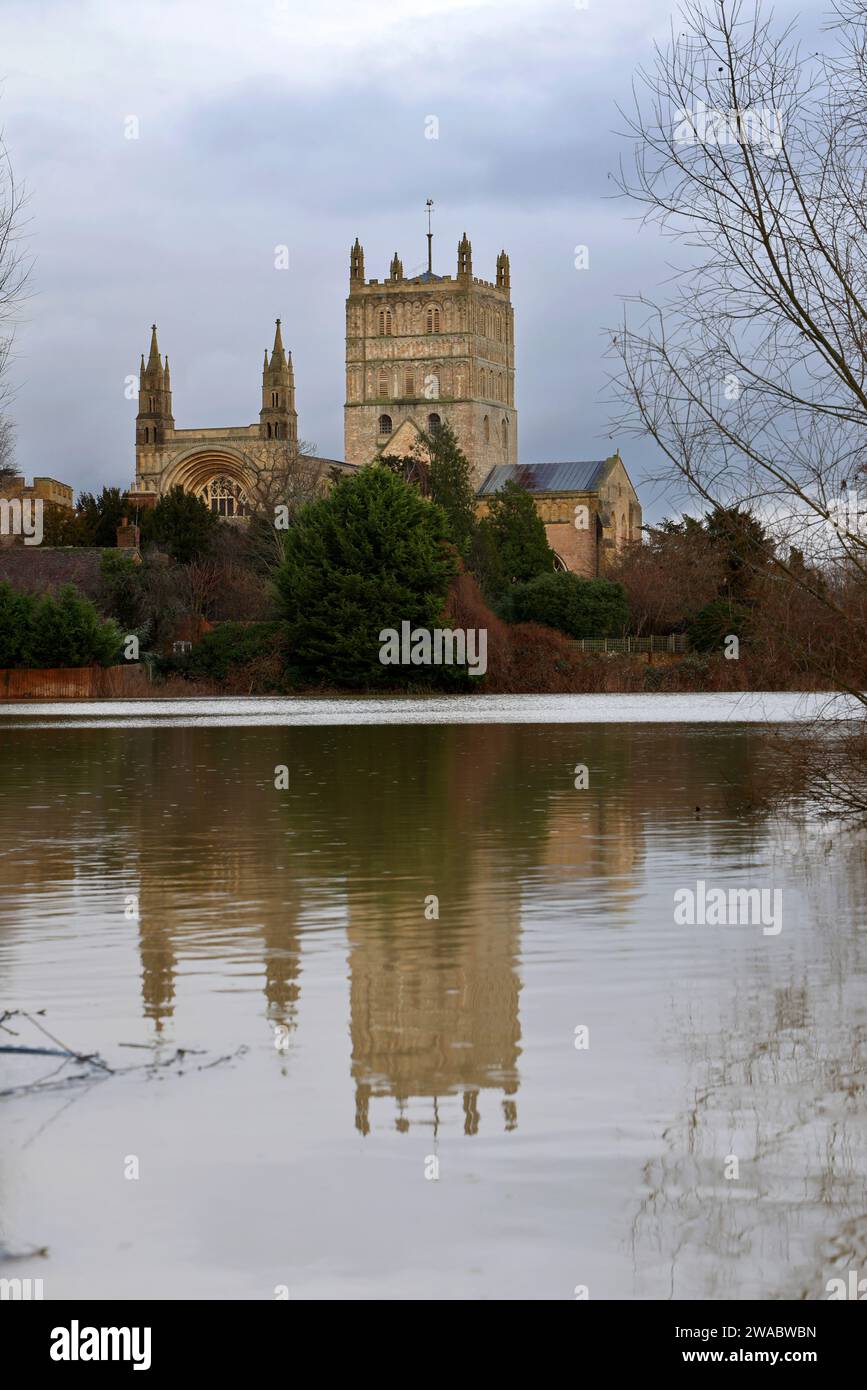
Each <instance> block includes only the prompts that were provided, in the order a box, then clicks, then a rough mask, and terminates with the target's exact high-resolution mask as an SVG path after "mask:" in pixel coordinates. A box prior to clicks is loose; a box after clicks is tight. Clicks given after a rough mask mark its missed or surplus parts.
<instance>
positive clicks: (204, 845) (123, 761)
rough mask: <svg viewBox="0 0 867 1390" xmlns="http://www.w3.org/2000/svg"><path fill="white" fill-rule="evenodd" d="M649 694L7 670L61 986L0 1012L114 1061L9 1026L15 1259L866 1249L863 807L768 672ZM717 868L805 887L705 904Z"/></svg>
mask: <svg viewBox="0 0 867 1390" xmlns="http://www.w3.org/2000/svg"><path fill="white" fill-rule="evenodd" d="M568 698H569V697H567V699H568ZM618 698H619V697H592V698H591V699H589V700H586V701H583V702H582V701H571V703H562V702H561V703H560V704H559V705H558V706H556V708H557V709H559V711H560V713H559V715H558V714H557V713H552V706H551V702H550V701H538V702H534V701H532V700H529V699H523V700H522V701H520V702H519V705H518V706H517V707H516V705H515V703H514V699H513V700H511V701H509V700H506V701H503V700H499V701H495V702H494V707H493V709H492V710H491V711H490V712H488V714H487V718H488V720H489V721H490V722H484V718H483V716H482V714H480V712H479V709H480V707H479V705H478V703H477V701H474V700H473V699H472V698H471V699H470V700H466V701H459V702H451V703H450V702H447V701H446V702H443V701H431V702H429V703H428V704H426V703H425V702H404V704H403V705H402V706H400V705H399V706H398V710H400V709H401V708H402V709H403V711H404V714H403V716H401V715H399V714H398V715H396V716H395V718H393V719H391V720H389V721H388V722H386V721H385V720H384V719H380V718H379V712H381V711H380V708H379V707H380V706H382V705H383V704H385V705H388V704H389V703H390V702H381V701H380V702H363V701H362V702H339V703H338V702H328V701H318V702H316V701H308V702H294V703H293V702H287V701H275V702H268V703H267V705H265V704H263V702H245V701H240V702H236V703H235V704H229V703H226V702H214V701H206V702H200V703H199V702H197V703H196V705H190V704H189V702H187V703H186V705H180V704H173V705H171V706H161V707H159V708H158V709H151V708H150V707H149V706H144V705H142V704H136V705H135V706H133V707H131V708H130V710H126V709H123V710H119V708H118V706H117V705H116V704H108V705H105V706H103V707H96V706H93V705H89V706H86V707H82V708H76V707H72V706H64V707H61V712H58V711H57V710H56V709H55V710H52V709H47V708H46V707H45V706H40V707H38V708H36V707H34V706H29V707H22V708H15V709H10V707H8V706H7V707H5V708H4V710H3V712H2V714H0V1013H2V1010H3V1009H7V1010H21V1011H23V1012H24V1013H27V1014H29V1015H30V1018H25V1017H23V1016H22V1014H17V1015H15V1016H13V1017H11V1018H8V1019H7V1020H6V1022H5V1025H4V1026H5V1028H6V1029H7V1030H10V1029H12V1030H14V1034H13V1033H9V1032H5V1033H0V1044H4V1045H15V1046H21V1045H25V1044H27V1045H31V1046H45V1047H48V1048H51V1047H55V1046H56V1043H55V1042H53V1041H52V1040H51V1038H48V1037H46V1036H45V1035H44V1034H43V1033H41V1032H39V1031H38V1029H37V1026H36V1025H37V1024H39V1025H41V1026H42V1027H43V1028H45V1029H47V1030H48V1031H49V1032H50V1034H51V1035H52V1037H53V1038H54V1039H60V1040H61V1041H62V1043H64V1044H66V1045H67V1046H69V1047H70V1048H72V1049H74V1050H75V1051H76V1052H79V1053H81V1054H91V1053H94V1052H98V1053H99V1054H100V1056H101V1058H102V1059H103V1060H104V1062H105V1063H106V1064H107V1065H108V1067H110V1068H111V1071H106V1070H104V1069H100V1068H98V1067H97V1066H96V1065H95V1064H93V1063H88V1062H69V1061H67V1060H64V1058H62V1057H61V1058H57V1057H54V1056H48V1055H23V1054H20V1053H10V1052H6V1053H0V1092H2V1093H3V1094H2V1095H0V1253H2V1251H3V1250H4V1249H5V1251H6V1252H7V1253H9V1252H12V1253H16V1254H18V1255H19V1256H23V1257H22V1258H16V1259H14V1260H2V1261H0V1275H5V1276H7V1277H11V1276H13V1275H14V1276H15V1277H21V1278H27V1277H30V1278H41V1279H42V1280H43V1288H44V1297H45V1298H46V1299H51V1298H65V1297H84V1298H91V1297H92V1298H106V1297H119V1298H181V1299H183V1298H206V1299H208V1298H249V1299H274V1298H275V1297H278V1298H279V1297H284V1296H288V1297H289V1298H290V1299H299V1298H311V1297H312V1298H324V1299H332V1298H337V1299H339V1298H353V1299H354V1298H365V1299H366V1298H386V1299H391V1298H400V1299H404V1298H421V1299H442V1298H447V1299H452V1298H455V1299H464V1298H469V1299H499V1298H507V1299H511V1298H534V1299H535V1298H544V1299H549V1298H551V1299H573V1298H575V1297H576V1292H575V1291H576V1289H578V1290H579V1291H580V1290H583V1289H585V1288H586V1290H587V1291H588V1293H589V1297H590V1298H591V1299H593V1298H619V1299H646V1298H655V1299H666V1298H671V1297H675V1298H688V1299H705V1298H709V1299H717V1298H747V1297H758V1298H764V1299H778V1298H808V1299H817V1298H825V1297H827V1293H826V1282H827V1280H829V1279H830V1278H832V1277H838V1276H839V1275H841V1274H842V1276H843V1277H844V1278H845V1276H846V1272H847V1271H848V1270H850V1269H857V1270H860V1273H861V1276H862V1277H863V1275H864V1274H865V1273H867V1217H865V1208H864V1175H865V1172H867V1099H865V1089H864V1061H865V1052H867V932H865V921H867V863H865V838H864V836H863V835H862V834H861V833H859V832H852V831H844V830H843V829H841V828H840V827H839V826H831V825H829V824H827V823H823V822H820V821H818V820H814V819H812V818H811V817H810V816H809V815H807V814H806V813H804V812H801V813H799V814H798V815H794V814H793V813H792V812H791V810H790V811H789V813H788V814H784V812H783V810H782V804H783V803H782V800H781V797H782V793H783V791H784V786H783V782H784V780H785V778H784V774H783V766H784V759H783V758H782V757H781V754H780V748H779V741H778V740H777V738H776V736H775V732H774V730H773V729H772V728H766V727H763V726H762V725H760V724H757V723H755V722H753V721H754V720H755V719H757V718H760V717H762V716H760V715H758V714H756V713H755V707H754V706H751V705H750V704H749V701H747V702H746V703H745V702H744V700H743V697H739V698H740V699H741V704H740V705H739V706H738V705H737V704H736V703H735V700H734V697H713V698H716V699H717V701H718V703H717V704H716V705H714V704H713V703H712V702H711V703H707V700H706V701H705V702H704V703H702V704H701V707H700V710H699V712H698V713H696V707H693V708H692V715H690V714H688V713H687V712H686V708H687V707H688V702H687V701H685V700H683V699H678V697H672V701H674V702H676V703H674V702H672V703H669V704H668V705H667V706H666V705H664V704H660V703H659V702H660V699H663V700H664V698H665V697H658V696H648V697H644V698H643V699H642V698H640V697H634V696H631V697H623V699H624V700H628V711H629V712H628V714H627V715H626V716H625V717H626V718H627V719H628V720H630V721H633V720H640V721H641V722H623V718H624V716H623V713H622V711H623V708H624V706H623V705H622V704H621V716H620V719H619V720H618V717H617V716H616V715H615V714H612V712H611V711H612V710H613V709H614V706H613V705H612V704H611V701H616V700H618ZM751 698H752V697H751ZM765 698H766V700H768V701H772V702H773V701H776V702H778V703H777V704H776V705H775V706H774V711H773V712H772V713H771V714H770V715H769V714H768V713H767V707H766V713H765V716H764V717H771V718H773V717H776V718H778V719H781V718H782V719H797V718H799V717H801V716H800V715H799V714H798V713H797V711H796V709H795V707H794V702H796V701H797V700H798V699H801V698H803V697H778V696H770V697H765ZM786 700H788V701H789V703H788V704H786ZM779 702H782V703H779ZM391 703H393V702H391ZM272 706H273V707H272ZM468 706H474V709H475V713H474V714H473V715H472V722H462V720H463V719H464V714H463V713H462V711H464V710H465V709H466V708H467V707H468ZM516 708H519V709H520V711H521V715H520V717H518V715H517V714H515V709H516ZM449 710H451V712H452V713H451V716H450V714H449ZM603 711H607V713H606V712H603ZM666 711H667V719H666V718H664V717H662V715H663V713H664V712H666ZM714 711H715V713H716V718H714ZM425 716H427V717H426V718H425ZM570 716H571V718H570ZM353 718H354V722H350V720H351V719H353ZM397 718H402V719H403V722H399V723H398V722H396V720H397ZM582 767H584V768H586V774H584V773H582V772H581V770H580V769H581V768H582ZM584 781H586V782H587V785H586V786H584V785H583V782H584ZM576 782H577V783H578V784H579V785H578V786H576ZM699 883H703V884H704V885H705V890H702V891H705V892H706V893H709V892H711V890H712V889H717V888H721V889H723V890H725V891H726V892H727V891H728V890H729V889H731V888H744V889H757V890H760V892H762V891H763V892H765V894H766V900H767V903H768V904H770V903H771V902H774V903H778V904H779V912H778V914H777V915H775V916H774V915H768V916H766V917H761V918H760V919H756V920H752V921H746V922H743V923H741V924H734V925H729V924H727V925H701V924H699V923H697V924H696V925H688V924H686V925H685V924H683V922H682V920H681V921H677V920H676V914H675V909H674V901H675V899H674V895H675V894H676V893H678V892H680V891H681V890H686V889H690V890H691V891H692V890H694V891H695V894H696V896H698V894H699V891H700V890H699V889H698V888H697V885H698V884H699ZM777 892H779V894H780V895H781V896H780V897H779V899H777V898H775V897H774V895H775V894H776V893H777ZM774 911H775V912H776V908H775V909H774ZM772 923H773V924H772ZM39 1010H45V1012H44V1013H37V1011H39ZM179 1049H183V1050H184V1051H183V1053H181V1054H180V1055H179V1052H178V1050H179ZM30 1247H40V1248H41V1247H47V1254H45V1255H42V1256H29V1257H28V1256H27V1255H26V1251H27V1250H28V1248H30Z"/></svg>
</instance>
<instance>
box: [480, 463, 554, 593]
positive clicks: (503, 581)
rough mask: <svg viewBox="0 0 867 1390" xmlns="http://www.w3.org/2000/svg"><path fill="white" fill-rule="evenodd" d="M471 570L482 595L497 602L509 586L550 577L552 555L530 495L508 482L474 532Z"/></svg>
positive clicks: (543, 525) (494, 498)
mask: <svg viewBox="0 0 867 1390" xmlns="http://www.w3.org/2000/svg"><path fill="white" fill-rule="evenodd" d="M471 568H472V570H473V573H474V574H475V576H476V578H477V579H478V581H479V583H480V585H481V587H482V590H483V592H484V593H485V595H486V596H487V597H488V598H489V599H494V600H496V599H497V598H498V597H499V595H501V594H502V593H503V592H504V591H505V590H506V589H507V588H508V587H509V586H510V585H511V584H516V583H517V584H520V583H523V581H525V580H528V579H533V578H534V577H535V576H536V575H537V574H550V573H551V572H552V571H553V569H554V552H553V550H552V549H551V547H550V546H549V544H548V537H547V535H546V532H545V524H544V522H543V521H542V519H541V517H540V516H539V514H538V512H537V511H536V504H535V502H534V501H533V498H532V497H531V496H530V493H529V492H525V491H524V489H523V488H522V487H519V486H518V484H517V483H513V482H511V481H510V482H507V483H506V484H505V485H504V486H503V487H502V488H501V489H500V491H499V492H498V493H495V494H494V496H493V497H492V498H491V500H490V502H489V504H488V514H487V516H485V517H483V518H482V520H481V521H480V522H479V524H478V527H477V528H476V536H475V542H474V547H473V559H472V565H471Z"/></svg>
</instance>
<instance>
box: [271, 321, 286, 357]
mask: <svg viewBox="0 0 867 1390" xmlns="http://www.w3.org/2000/svg"><path fill="white" fill-rule="evenodd" d="M285 365H286V354H285V352H284V351H283V337H282V334H281V333H280V320H279V319H278V320H277V329H276V332H275V333H274V349H273V351H272V353H271V366H272V368H273V367H285Z"/></svg>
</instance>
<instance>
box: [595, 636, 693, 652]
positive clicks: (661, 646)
mask: <svg viewBox="0 0 867 1390" xmlns="http://www.w3.org/2000/svg"><path fill="white" fill-rule="evenodd" d="M572 646H573V647H574V648H575V650H576V651H579V652H620V653H623V654H625V655H627V656H628V655H631V654H632V653H633V652H636V653H638V652H670V653H675V652H679V653H683V652H688V651H689V649H690V645H689V638H688V637H687V635H686V633H685V632H674V633H671V634H670V635H669V636H668V637H576V638H574V639H573V641H572Z"/></svg>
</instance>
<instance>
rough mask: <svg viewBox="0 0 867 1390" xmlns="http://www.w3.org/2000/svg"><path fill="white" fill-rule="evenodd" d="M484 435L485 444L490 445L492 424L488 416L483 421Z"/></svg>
mask: <svg viewBox="0 0 867 1390" xmlns="http://www.w3.org/2000/svg"><path fill="white" fill-rule="evenodd" d="M482 433H483V434H484V436H485V443H486V444H490V442H491V422H490V420H489V419H488V417H487V415H486V416H485V418H484V420H483V421H482Z"/></svg>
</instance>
